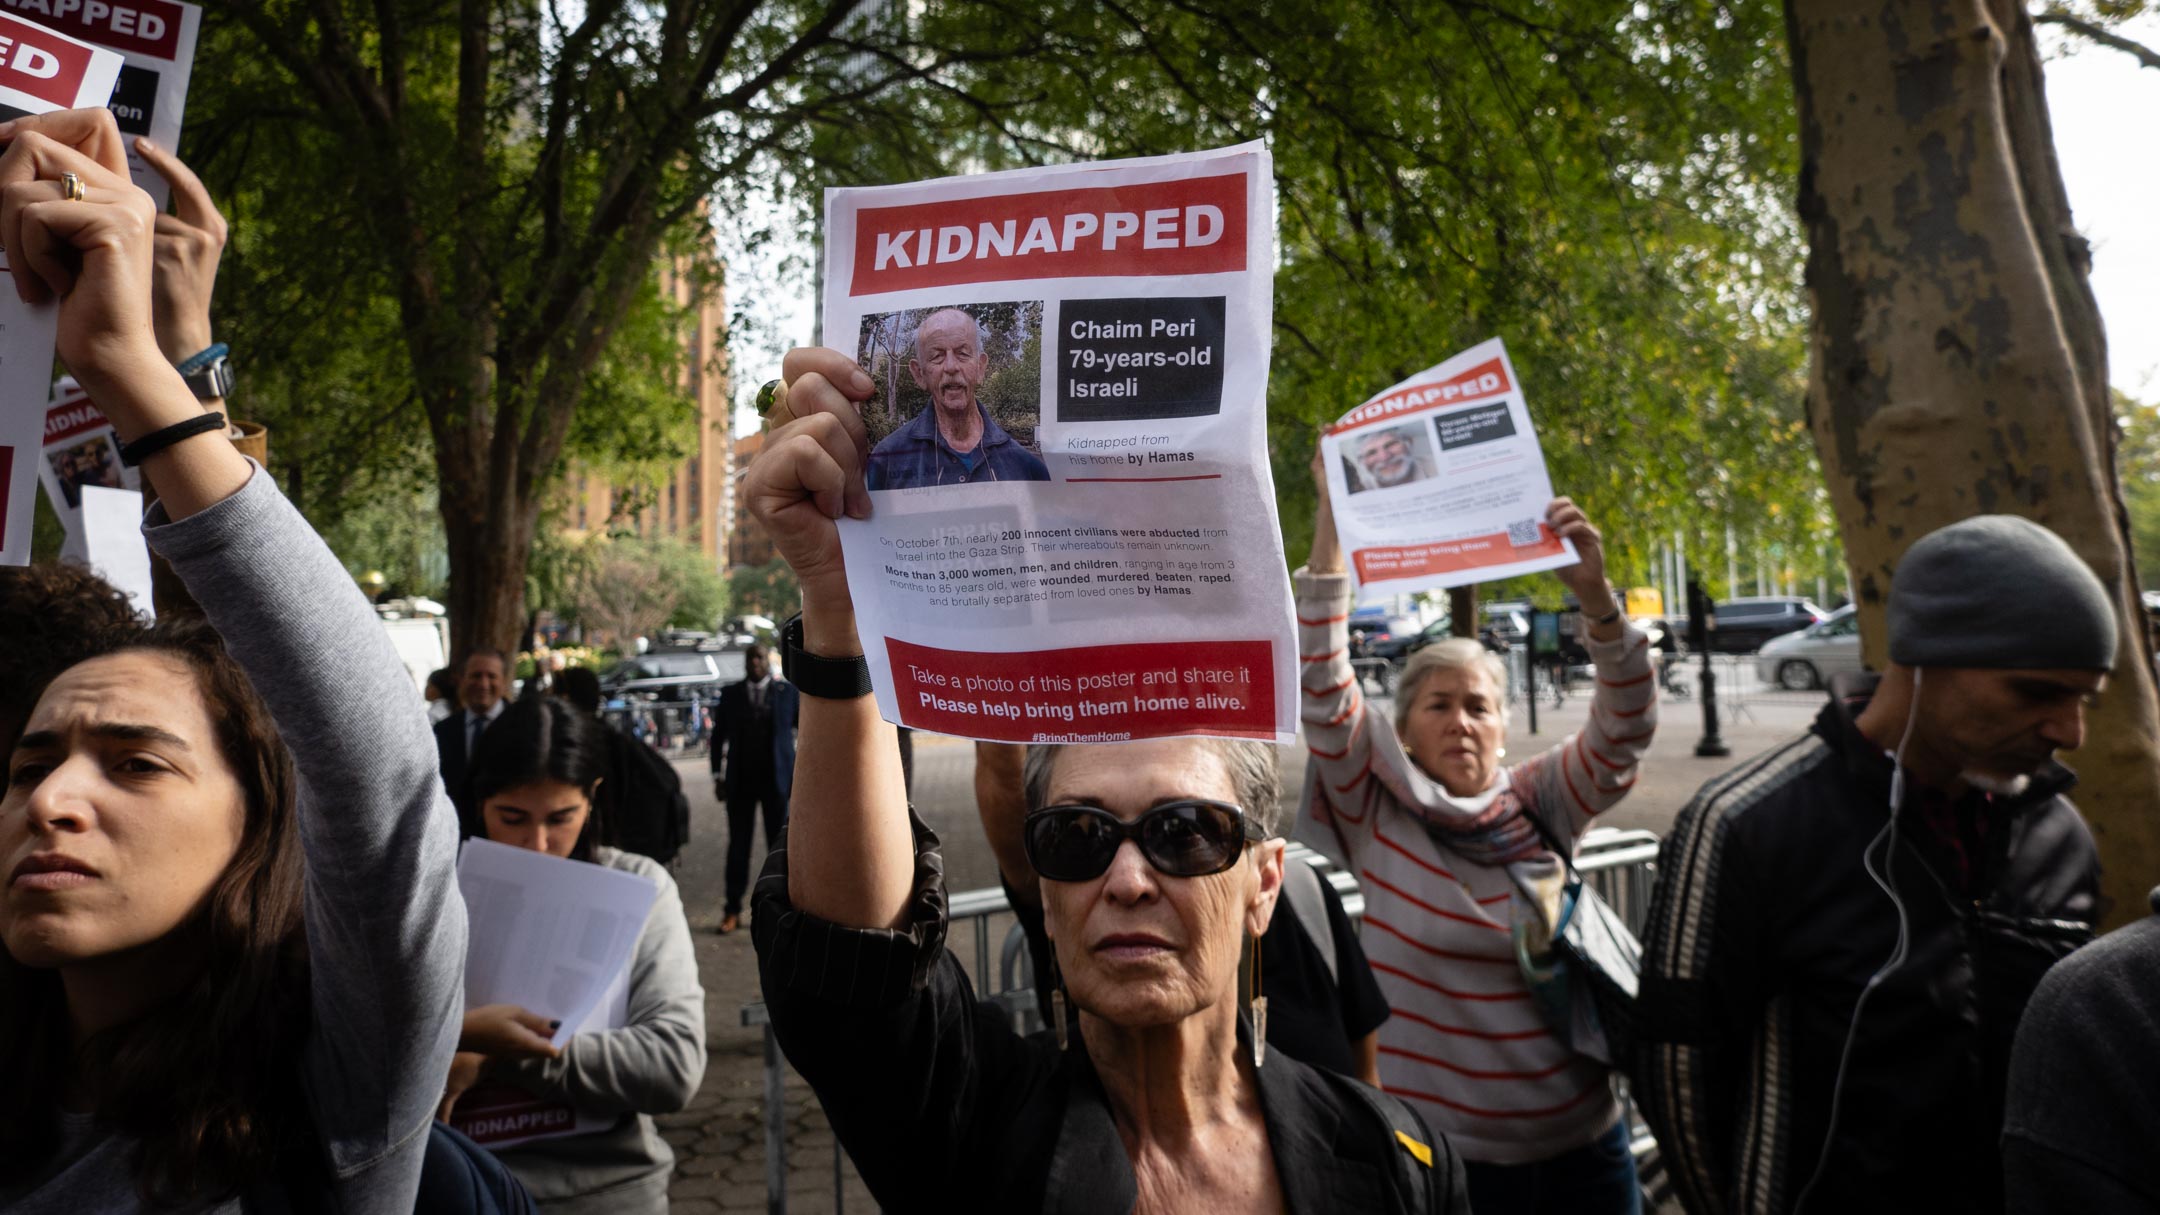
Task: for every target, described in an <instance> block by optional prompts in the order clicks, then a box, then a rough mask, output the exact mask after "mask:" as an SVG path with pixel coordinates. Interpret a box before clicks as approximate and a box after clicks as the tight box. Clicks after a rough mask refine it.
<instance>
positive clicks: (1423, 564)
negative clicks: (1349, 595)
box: [1353, 523, 1565, 582]
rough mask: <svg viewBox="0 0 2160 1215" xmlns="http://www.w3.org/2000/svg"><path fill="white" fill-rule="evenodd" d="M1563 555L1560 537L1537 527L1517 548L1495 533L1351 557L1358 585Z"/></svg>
mask: <svg viewBox="0 0 2160 1215" xmlns="http://www.w3.org/2000/svg"><path fill="white" fill-rule="evenodd" d="M1563 551H1565V550H1564V549H1563V548H1562V546H1561V542H1560V537H1559V536H1558V535H1557V534H1556V533H1554V531H1553V529H1551V528H1549V527H1547V526H1545V525H1544V524H1542V523H1540V524H1538V538H1537V539H1536V540H1535V541H1534V542H1532V543H1530V544H1526V545H1523V546H1522V547H1520V548H1518V547H1516V546H1515V545H1514V543H1512V542H1511V541H1510V540H1509V539H1508V535H1507V533H1506V532H1497V533H1495V534H1493V535H1490V536H1465V537H1464V538H1462V539H1460V540H1437V541H1434V542H1432V543H1430V544H1401V545H1392V546H1387V547H1380V548H1361V549H1359V550H1357V552H1356V553H1355V554H1353V556H1354V557H1355V559H1356V561H1357V571H1358V581H1360V582H1384V581H1388V580H1391V579H1396V578H1423V577H1426V576H1428V575H1432V574H1455V573H1461V572H1462V571H1464V570H1475V569H1484V568H1485V567H1487V566H1494V565H1513V564H1515V563H1516V562H1517V561H1535V560H1537V559H1538V558H1540V557H1556V556H1558V555H1560V553H1562V552H1563Z"/></svg>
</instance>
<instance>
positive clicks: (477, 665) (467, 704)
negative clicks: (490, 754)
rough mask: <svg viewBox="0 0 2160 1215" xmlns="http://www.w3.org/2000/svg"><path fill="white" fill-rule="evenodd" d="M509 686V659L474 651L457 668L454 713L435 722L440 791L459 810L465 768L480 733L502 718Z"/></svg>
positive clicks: (492, 652)
mask: <svg viewBox="0 0 2160 1215" xmlns="http://www.w3.org/2000/svg"><path fill="white" fill-rule="evenodd" d="M509 687H510V660H509V659H508V658H506V657H504V656H503V652H502V651H501V650H474V651H473V652H472V653H470V654H467V655H466V656H465V662H464V664H463V665H461V666H460V667H458V685H457V694H458V704H459V705H460V706H461V707H460V708H459V709H458V711H457V712H455V713H452V714H451V715H450V716H448V717H445V718H443V719H442V720H441V721H438V722H436V723H435V756H436V759H437V760H438V761H440V763H441V765H442V781H443V788H445V789H447V790H449V791H450V800H451V801H452V802H454V803H456V805H457V807H458V810H459V811H460V812H461V813H463V812H467V810H468V807H467V806H466V805H465V772H466V765H467V764H468V763H469V762H470V761H471V760H472V753H473V748H474V747H476V746H478V745H479V742H480V734H481V732H482V731H484V730H486V729H487V728H488V726H489V725H490V724H491V723H493V722H494V720H495V719H496V718H498V717H500V716H502V711H503V694H504V693H505V692H507V691H508V690H509Z"/></svg>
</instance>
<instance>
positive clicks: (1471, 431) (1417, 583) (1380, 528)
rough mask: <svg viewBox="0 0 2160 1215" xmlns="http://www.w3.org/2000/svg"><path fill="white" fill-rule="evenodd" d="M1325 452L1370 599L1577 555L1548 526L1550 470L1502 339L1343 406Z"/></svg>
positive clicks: (1355, 569)
mask: <svg viewBox="0 0 2160 1215" xmlns="http://www.w3.org/2000/svg"><path fill="white" fill-rule="evenodd" d="M1320 452H1321V458H1322V461H1323V462H1324V466H1325V468H1326V469H1327V478H1328V492H1329V495H1330V501H1332V502H1333V504H1334V507H1335V533H1336V536H1337V538H1338V539H1340V540H1341V542H1342V548H1343V556H1344V558H1345V559H1346V560H1347V562H1348V564H1349V567H1350V572H1351V575H1352V576H1353V577H1354V578H1355V579H1356V581H1357V584H1358V597H1359V599H1360V600H1361V601H1363V602H1367V603H1370V602H1373V601H1375V600H1379V599H1385V598H1387V597H1388V596H1391V595H1400V594H1405V593H1407V592H1411V591H1422V590H1432V589H1436V588H1439V587H1449V586H1466V585H1468V584H1470V583H1473V582H1491V581H1494V580H1496V579H1500V578H1512V577H1515V576H1516V575H1518V574H1531V573H1536V572H1537V571H1539V570H1549V569H1556V568H1558V567H1560V566H1563V565H1573V564H1575V562H1576V561H1577V560H1578V558H1577V557H1576V555H1575V545H1574V543H1573V542H1572V541H1568V540H1563V539H1561V538H1560V537H1559V536H1557V535H1554V534H1553V530H1552V529H1551V528H1550V527H1547V526H1546V525H1545V507H1546V505H1547V504H1548V503H1550V502H1551V501H1552V496H1553V492H1552V477H1551V475H1550V474H1549V473H1548V472H1547V471H1546V469H1545V453H1544V451H1543V449H1541V448H1540V447H1539V446H1538V437H1537V428H1536V427H1535V426H1533V425H1532V424H1531V421H1530V409H1529V406H1528V404H1527V403H1525V401H1524V400H1523V393H1522V382H1521V381H1520V380H1518V379H1516V377H1515V367H1514V365H1513V364H1512V363H1510V362H1509V361H1508V356H1507V349H1506V347H1505V346H1504V345H1503V344H1502V343H1501V341H1500V340H1499V339H1498V338H1494V339H1493V340H1491V341H1488V342H1482V343H1480V344H1478V345H1476V346H1473V347H1471V348H1470V349H1468V350H1465V351H1463V352H1462V353H1461V354H1458V355H1456V356H1455V357H1453V358H1451V359H1448V360H1447V361H1445V362H1443V363H1440V364H1438V365H1436V366H1433V367H1429V368H1427V369H1425V370H1424V371H1421V372H1419V373H1418V374H1416V375H1414V376H1411V377H1410V378H1409V379H1407V380H1404V381H1403V382H1402V383H1400V384H1397V385H1395V386H1394V387H1392V388H1389V389H1388V390H1386V391H1385V392H1382V393H1380V394H1379V395H1377V396H1375V397H1373V398H1372V399H1371V400H1368V401H1366V402H1365V403H1364V404H1363V405H1360V406H1358V407H1357V408H1356V409H1353V410H1351V411H1350V412H1349V413H1346V414H1344V415H1343V416H1342V418H1341V419H1340V420H1339V421H1337V422H1336V423H1335V424H1334V425H1333V426H1330V427H1329V428H1328V430H1327V433H1326V434H1325V435H1324V436H1322V438H1321V440H1320Z"/></svg>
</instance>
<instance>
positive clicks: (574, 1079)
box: [488, 853, 705, 1117]
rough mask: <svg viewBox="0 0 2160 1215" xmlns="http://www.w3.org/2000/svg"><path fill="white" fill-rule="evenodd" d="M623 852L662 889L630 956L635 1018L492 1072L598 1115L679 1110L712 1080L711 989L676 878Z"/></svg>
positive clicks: (631, 1013)
mask: <svg viewBox="0 0 2160 1215" xmlns="http://www.w3.org/2000/svg"><path fill="white" fill-rule="evenodd" d="M623 856H624V857H625V859H626V860H628V862H629V863H627V864H624V863H617V864H616V866H615V867H616V868H618V869H626V870H628V871H629V872H631V873H635V874H637V875H639V876H640V877H643V878H646V879H647V880H649V881H652V882H654V883H655V884H657V885H658V886H659V887H660V894H659V896H658V897H656V898H655V899H654V900H653V905H652V914H650V915H648V916H647V917H646V918H645V931H644V932H642V933H640V934H638V942H637V953H636V955H635V956H633V957H632V958H631V959H630V1007H629V1011H628V1014H627V1017H626V1021H627V1023H626V1024H625V1025H624V1026H623V1027H622V1028H621V1029H611V1030H604V1031H602V1032H599V1033H587V1034H578V1035H576V1036H575V1037H573V1038H571V1039H570V1042H569V1044H568V1045H567V1046H565V1047H564V1048H563V1052H562V1055H561V1056H560V1057H559V1058H555V1059H520V1060H515V1061H512V1060H502V1061H498V1062H496V1063H493V1064H491V1065H490V1066H489V1069H488V1074H489V1075H491V1076H499V1077H501V1078H503V1079H507V1080H512V1081H514V1082H516V1083H517V1084H518V1085H520V1086H521V1087H523V1088H526V1089H528V1090H530V1091H532V1092H534V1093H538V1094H540V1095H542V1096H551V1097H563V1098H566V1099H568V1100H569V1101H570V1103H571V1104H572V1105H575V1106H576V1107H577V1108H578V1111H579V1112H580V1113H585V1114H591V1115H594V1116H597V1117H609V1116H615V1115H621V1114H628V1113H638V1114H672V1113H674V1112H675V1111H676V1110H679V1109H681V1108H683V1107H684V1106H686V1105H688V1104H690V1099H691V1098H692V1097H694V1096H696V1095H697V1091H698V1085H699V1084H700V1083H702V1082H703V1081H704V1079H705V989H704V988H703V987H702V986H700V985H699V983H698V971H697V953H696V950H695V949H694V948H693V947H692V946H691V943H690V922H689V920H687V919H686V918H684V916H683V905H682V895H681V893H680V892H679V891H677V890H676V888H675V879H674V878H672V877H670V876H668V871H667V870H666V869H665V868H663V867H662V866H661V865H660V863H659V862H657V861H654V860H652V859H650V858H648V857H642V856H636V855H635V854H630V853H625V854H623Z"/></svg>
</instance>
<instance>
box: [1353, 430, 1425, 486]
mask: <svg viewBox="0 0 2160 1215" xmlns="http://www.w3.org/2000/svg"><path fill="white" fill-rule="evenodd" d="M1346 449H1347V450H1348V451H1350V452H1351V453H1352V454H1351V455H1350V457H1349V458H1348V459H1346V460H1344V464H1346V465H1347V466H1348V467H1346V468H1345V469H1344V470H1343V471H1344V473H1345V476H1344V477H1343V480H1344V481H1345V482H1347V483H1348V485H1349V488H1350V492H1351V493H1353V494H1361V493H1364V492H1365V491H1366V490H1368V489H1387V488H1390V487H1392V486H1396V485H1408V484H1410V483H1411V482H1413V481H1423V480H1425V479H1426V478H1427V477H1431V476H1433V475H1434V474H1436V473H1437V472H1438V471H1439V469H1438V466H1437V465H1435V464H1434V462H1433V455H1432V445H1431V442H1430V441H1429V440H1427V439H1426V437H1425V432H1424V429H1423V428H1422V427H1420V426H1418V425H1416V424H1414V423H1413V424H1411V425H1408V426H1389V427H1385V428H1383V429H1380V430H1373V431H1368V432H1367V433H1365V434H1364V435H1362V436H1360V437H1359V438H1358V440H1357V441H1356V442H1355V443H1354V444H1348V445H1346Z"/></svg>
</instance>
